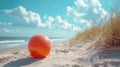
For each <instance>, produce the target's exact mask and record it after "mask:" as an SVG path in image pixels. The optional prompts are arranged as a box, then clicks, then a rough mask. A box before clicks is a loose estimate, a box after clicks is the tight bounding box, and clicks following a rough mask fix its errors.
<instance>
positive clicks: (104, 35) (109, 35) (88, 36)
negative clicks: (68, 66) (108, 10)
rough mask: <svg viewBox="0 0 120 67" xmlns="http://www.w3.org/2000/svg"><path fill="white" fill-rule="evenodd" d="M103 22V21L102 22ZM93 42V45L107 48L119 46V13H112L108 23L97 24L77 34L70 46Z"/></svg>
mask: <svg viewBox="0 0 120 67" xmlns="http://www.w3.org/2000/svg"><path fill="white" fill-rule="evenodd" d="M105 19H106V18H105ZM103 21H104V20H103ZM92 41H95V43H94V44H93V45H102V46H107V47H112V46H120V12H118V13H113V14H112V15H111V16H110V19H109V21H107V22H105V23H101V22H100V23H99V24H97V25H94V26H92V27H91V28H89V29H86V30H85V31H83V32H80V33H78V34H77V35H76V36H75V37H74V38H72V39H71V40H70V41H69V42H70V46H73V45H75V44H79V43H87V42H92Z"/></svg>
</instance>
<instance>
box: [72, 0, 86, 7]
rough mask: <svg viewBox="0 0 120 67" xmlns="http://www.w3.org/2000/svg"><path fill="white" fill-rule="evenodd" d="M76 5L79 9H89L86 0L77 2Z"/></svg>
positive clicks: (77, 0)
mask: <svg viewBox="0 0 120 67" xmlns="http://www.w3.org/2000/svg"><path fill="white" fill-rule="evenodd" d="M74 3H75V5H76V6H78V7H80V6H81V7H84V8H86V7H88V5H87V4H86V3H85V0H76V1H74Z"/></svg>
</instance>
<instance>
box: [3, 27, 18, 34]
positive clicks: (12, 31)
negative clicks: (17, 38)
mask: <svg viewBox="0 0 120 67" xmlns="http://www.w3.org/2000/svg"><path fill="white" fill-rule="evenodd" d="M2 31H3V32H5V33H18V32H20V30H18V29H14V30H13V29H7V28H4V29H2Z"/></svg>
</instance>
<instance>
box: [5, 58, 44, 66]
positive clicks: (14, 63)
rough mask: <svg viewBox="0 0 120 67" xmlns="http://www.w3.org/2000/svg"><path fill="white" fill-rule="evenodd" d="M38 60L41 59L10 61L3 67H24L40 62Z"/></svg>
mask: <svg viewBox="0 0 120 67" xmlns="http://www.w3.org/2000/svg"><path fill="white" fill-rule="evenodd" d="M40 60H42V59H34V58H32V57H28V58H24V59H19V60H15V61H11V62H9V63H7V64H5V65H4V66H3V67H21V66H26V65H29V64H31V63H34V62H37V61H40Z"/></svg>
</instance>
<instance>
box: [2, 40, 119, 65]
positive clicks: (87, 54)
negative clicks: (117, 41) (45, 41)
mask: <svg viewBox="0 0 120 67" xmlns="http://www.w3.org/2000/svg"><path fill="white" fill-rule="evenodd" d="M65 44H67V43H64V44H63V43H59V42H56V43H54V44H53V46H52V51H51V53H50V55H49V56H48V57H46V58H44V59H34V58H32V57H30V55H29V52H28V51H27V48H15V49H9V50H4V51H0V53H1V54H0V66H1V67H99V66H101V67H120V60H119V59H114V57H115V56H112V55H110V54H109V55H108V56H112V58H111V57H108V58H105V57H106V55H104V54H101V53H100V54H99V53H96V51H92V50H91V51H90V50H89V51H85V50H84V48H86V47H87V46H84V47H82V46H81V45H78V46H74V47H71V48H70V47H68V46H67V45H65ZM98 55H100V56H98ZM101 56H105V57H104V58H103V57H102V58H101ZM117 56H120V55H117Z"/></svg>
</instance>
